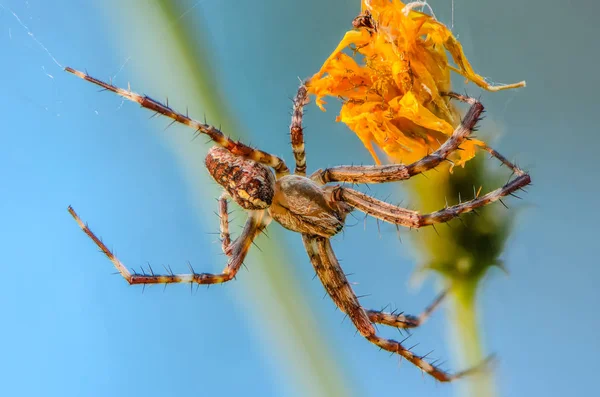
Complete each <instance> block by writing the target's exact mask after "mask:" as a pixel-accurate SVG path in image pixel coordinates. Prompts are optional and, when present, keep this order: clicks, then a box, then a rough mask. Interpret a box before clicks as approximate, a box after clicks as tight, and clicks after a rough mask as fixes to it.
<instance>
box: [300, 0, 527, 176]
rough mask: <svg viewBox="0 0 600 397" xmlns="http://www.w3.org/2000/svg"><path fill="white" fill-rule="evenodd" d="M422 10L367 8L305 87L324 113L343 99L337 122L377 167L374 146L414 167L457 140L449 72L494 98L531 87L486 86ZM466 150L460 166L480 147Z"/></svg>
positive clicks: (389, 0) (388, 0)
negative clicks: (332, 100)
mask: <svg viewBox="0 0 600 397" xmlns="http://www.w3.org/2000/svg"><path fill="white" fill-rule="evenodd" d="M423 4H424V3H423V2H414V3H408V4H404V3H402V2H401V1H399V0H362V12H361V14H360V15H359V16H358V17H357V18H355V19H354V21H353V27H354V29H353V30H351V31H348V32H346V34H345V35H344V38H343V39H342V41H341V42H340V43H339V45H338V46H337V48H336V49H335V50H334V51H333V53H332V54H331V55H330V56H329V58H327V60H326V61H325V63H324V64H323V66H322V67H321V70H319V72H318V73H316V74H315V75H314V76H313V77H312V78H311V79H310V80H309V82H308V84H307V86H308V90H309V92H310V93H312V94H314V95H315V96H316V103H317V105H318V106H319V107H320V108H321V110H325V109H324V104H325V103H326V102H325V101H324V100H323V97H325V96H334V97H339V98H342V99H343V102H344V103H343V105H342V109H341V112H340V114H339V116H338V118H337V121H341V122H343V123H345V124H346V125H348V127H349V128H350V129H351V130H352V131H354V132H355V133H356V134H357V135H358V137H359V138H360V139H361V141H362V142H363V144H364V145H365V146H366V148H367V149H368V150H369V152H370V153H371V155H372V156H373V158H374V159H375V161H376V162H377V163H378V164H379V163H380V160H379V158H378V156H377V154H376V152H375V150H374V148H373V145H375V146H377V147H379V148H380V149H381V150H382V151H383V152H384V153H386V154H387V155H388V156H390V157H391V158H392V159H393V160H395V161H401V162H404V163H409V162H412V161H415V160H418V159H420V158H421V157H423V156H425V155H427V153H429V152H431V151H433V150H435V149H437V147H439V145H440V144H442V143H443V142H444V141H445V140H446V139H447V137H448V136H450V135H451V134H452V132H453V131H454V128H455V127H456V126H457V125H458V124H459V122H460V117H459V115H458V112H457V111H456V109H455V108H454V107H453V106H452V105H451V104H450V103H449V99H448V98H447V97H444V96H443V93H444V92H448V91H450V89H451V85H450V84H451V83H450V72H451V71H453V72H456V73H458V74H460V75H462V76H464V77H465V78H466V79H467V80H469V81H472V82H474V83H475V84H477V85H478V86H480V87H482V88H484V89H486V90H489V91H499V90H503V89H509V88H516V87H523V86H525V82H520V83H516V84H510V85H502V86H492V85H490V84H488V83H487V82H486V81H485V79H484V78H483V77H481V76H479V75H478V74H476V73H475V72H474V71H473V69H472V67H471V65H470V64H469V62H468V61H467V59H466V57H465V55H464V53H463V50H462V46H461V45H460V43H459V42H458V41H457V40H456V38H455V37H454V36H453V35H452V32H451V31H450V30H449V29H448V28H447V27H446V26H445V25H443V24H442V23H440V22H438V21H437V20H436V19H435V18H434V17H433V16H430V15H427V14H424V13H422V12H419V11H416V10H415V9H414V8H415V7H416V6H421V5H423ZM346 49H350V50H351V51H352V52H353V55H352V56H350V55H348V54H347V53H345V52H344V50H346ZM448 54H449V55H450V56H451V58H452V61H453V62H454V64H455V65H456V66H453V65H451V64H450V59H449V57H448ZM461 149H462V150H461V151H460V152H459V154H458V156H459V157H458V158H456V159H454V160H455V162H457V164H464V163H465V162H466V161H467V160H469V159H470V158H472V157H473V156H474V154H475V142H473V141H466V142H464V143H463V145H461Z"/></svg>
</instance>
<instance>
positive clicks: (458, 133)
mask: <svg viewBox="0 0 600 397" xmlns="http://www.w3.org/2000/svg"><path fill="white" fill-rule="evenodd" d="M445 95H446V96H449V97H451V98H455V99H458V100H460V101H463V102H466V103H468V104H469V105H471V106H470V107H469V110H468V111H467V113H466V114H465V116H464V117H463V119H462V121H461V123H460V125H459V126H458V127H457V128H456V129H455V130H454V132H453V133H452V135H451V136H450V138H448V139H447V140H446V142H444V143H443V144H442V145H441V146H440V147H439V148H438V149H437V150H436V151H435V152H433V153H431V154H429V155H427V156H425V157H423V158H422V159H420V160H417V161H415V162H414V163H412V164H408V165H404V164H390V165H366V166H345V165H343V166H338V167H332V168H327V169H325V170H317V171H316V172H314V173H313V174H312V175H311V176H310V178H311V179H312V180H313V181H315V182H317V183H320V184H326V183H329V182H352V183H385V182H396V181H401V180H406V179H409V178H412V177H413V176H415V175H418V174H421V173H423V172H425V171H428V170H430V169H433V168H435V167H437V166H438V165H439V164H440V163H442V162H443V161H445V160H446V159H447V158H448V156H450V154H452V153H453V152H454V151H456V150H457V149H458V148H459V146H460V145H461V144H462V143H463V142H464V141H465V140H466V139H468V138H469V136H470V135H471V132H472V131H473V128H475V125H476V124H477V122H478V121H479V120H480V117H481V114H482V113H483V105H482V104H481V102H479V101H478V100H477V99H475V98H470V97H467V96H465V95H460V94H456V93H454V92H449V93H446V94H445Z"/></svg>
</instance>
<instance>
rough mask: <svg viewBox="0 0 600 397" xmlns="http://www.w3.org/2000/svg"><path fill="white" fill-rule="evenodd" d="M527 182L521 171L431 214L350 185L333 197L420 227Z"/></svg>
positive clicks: (487, 201)
mask: <svg viewBox="0 0 600 397" xmlns="http://www.w3.org/2000/svg"><path fill="white" fill-rule="evenodd" d="M529 183H531V178H530V177H529V174H525V173H524V174H523V175H520V176H518V177H517V178H515V179H513V180H512V181H510V182H508V183H507V184H505V185H504V186H502V187H500V188H498V189H496V190H493V191H491V192H489V193H487V194H485V195H483V196H481V197H477V198H475V199H473V200H469V201H465V202H463V203H460V204H457V205H453V206H450V207H447V208H444V209H442V210H439V211H436V212H432V213H430V214H420V213H419V212H417V211H412V210H408V209H406V208H402V207H397V206H395V205H392V204H389V203H386V202H385V201H381V200H378V199H376V198H374V197H371V196H368V195H366V194H364V193H361V192H359V191H356V190H354V189H349V188H343V187H337V188H336V189H335V190H334V197H335V199H336V200H339V201H343V202H345V203H347V204H349V205H350V206H351V207H353V208H356V209H357V210H359V211H362V212H364V213H366V214H369V215H371V216H373V217H375V218H377V219H381V220H383V221H386V222H389V223H393V224H396V225H402V226H405V227H410V228H419V227H423V226H429V225H433V224H436V223H443V222H448V221H450V220H452V219H454V218H456V217H458V216H460V215H462V214H464V213H467V212H471V211H473V210H475V209H477V208H480V207H483V206H486V205H488V204H491V203H493V202H495V201H498V200H500V199H502V197H504V196H508V195H509V194H511V193H513V192H516V191H517V190H519V189H522V188H523V187H525V186H527V185H528V184H529Z"/></svg>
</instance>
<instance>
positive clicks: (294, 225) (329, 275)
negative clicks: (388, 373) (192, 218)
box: [65, 67, 530, 382]
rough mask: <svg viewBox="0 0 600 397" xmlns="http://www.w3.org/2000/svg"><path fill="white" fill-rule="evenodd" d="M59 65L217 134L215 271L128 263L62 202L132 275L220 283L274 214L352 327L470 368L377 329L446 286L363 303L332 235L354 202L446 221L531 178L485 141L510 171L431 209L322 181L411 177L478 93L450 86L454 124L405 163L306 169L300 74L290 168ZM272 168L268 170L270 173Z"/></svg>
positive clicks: (133, 280)
mask: <svg viewBox="0 0 600 397" xmlns="http://www.w3.org/2000/svg"><path fill="white" fill-rule="evenodd" d="M65 70H66V71H67V72H70V73H73V74H74V75H76V76H78V77H80V78H82V79H84V80H87V81H89V82H92V83H94V84H97V85H99V86H101V87H103V88H104V89H106V90H109V91H112V92H114V93H116V94H118V95H120V96H122V97H124V98H126V99H128V100H131V101H133V102H137V103H139V104H140V105H141V106H143V107H145V108H148V109H150V110H153V111H155V112H156V113H157V114H161V115H163V116H167V117H169V118H171V119H173V120H174V122H179V123H182V124H185V125H187V126H189V127H192V128H194V129H195V130H196V133H197V134H206V135H208V136H209V137H210V139H212V140H213V141H214V142H215V143H216V146H214V147H213V148H211V149H210V150H209V152H208V155H207V156H206V160H205V164H206V168H207V169H208V172H209V173H210V174H211V176H212V177H213V178H214V179H215V181H216V182H217V183H219V184H220V185H221V186H222V187H223V188H224V189H225V192H224V193H223V194H222V195H221V197H220V198H219V215H220V218H221V221H220V229H221V240H222V249H223V252H224V253H225V254H226V255H227V256H228V257H229V260H228V262H227V266H226V267H225V269H224V270H223V272H222V273H221V274H209V273H195V272H194V271H193V270H192V273H191V274H173V273H170V274H165V275H157V274H154V273H153V272H152V271H151V274H137V273H132V272H131V271H129V270H128V269H127V268H126V267H125V266H124V265H123V264H122V263H121V262H120V261H119V259H117V257H116V256H115V255H114V254H113V253H112V252H111V251H110V250H109V249H108V248H107V247H106V245H104V243H103V242H102V241H100V239H99V238H98V237H96V235H95V234H94V233H93V232H92V231H91V230H90V229H89V228H88V227H87V226H86V225H85V224H84V223H83V222H82V221H81V219H80V218H79V216H78V215H77V214H76V213H75V211H74V210H73V208H71V207H69V212H70V213H71V215H72V216H73V217H74V218H75V220H76V221H77V223H78V224H79V226H80V227H81V229H82V230H83V231H84V232H85V233H86V234H87V235H88V236H89V237H90V238H91V239H92V240H93V241H94V243H96V245H97V246H98V247H99V248H100V249H101V250H102V252H104V254H105V255H106V256H107V257H108V258H109V259H110V260H111V261H112V263H113V264H114V265H115V267H116V268H117V270H118V271H119V273H120V274H121V275H122V276H123V278H125V280H127V282H128V283H129V284H159V283H198V284H218V283H224V282H227V281H230V280H232V279H233V278H234V277H235V275H236V274H237V272H238V270H239V269H240V267H241V265H242V262H243V261H244V258H245V257H246V254H247V253H248V250H249V248H250V245H251V244H252V241H253V240H254V238H256V236H257V235H258V234H259V233H260V232H261V231H262V230H263V229H265V228H266V227H267V225H268V224H269V223H270V222H271V220H275V221H277V222H278V223H280V224H281V225H282V226H283V227H285V228H287V229H289V230H292V231H295V232H298V233H301V234H302V240H303V242H304V247H305V248H306V251H307V253H308V256H309V258H310V261H311V262H312V264H313V267H314V269H315V272H316V274H317V276H318V277H319V279H320V280H321V282H322V283H323V286H324V287H325V290H326V291H327V293H328V294H329V296H330V297H331V299H332V300H333V301H334V303H335V304H336V305H337V306H338V307H339V308H340V310H341V311H342V312H344V313H345V314H346V315H348V317H349V318H350V320H351V321H352V323H353V324H354V326H355V327H356V329H357V330H358V332H359V333H360V334H361V335H362V336H364V337H365V338H366V339H367V340H368V341H369V342H371V343H373V344H375V345H377V346H379V347H380V348H382V349H384V350H387V351H389V352H393V353H397V354H399V355H400V356H402V357H404V358H406V359H407V360H408V361H410V362H411V363H413V364H414V365H416V366H417V367H419V368H420V369H421V370H423V371H424V372H426V373H428V374H430V375H431V376H433V377H434V378H436V379H437V380H439V381H442V382H448V381H451V380H454V379H456V378H458V377H461V376H463V375H465V374H466V373H467V372H469V371H470V370H468V371H463V372H460V373H455V374H449V373H446V372H444V371H442V370H441V369H439V368H438V367H435V366H434V365H432V364H430V363H428V362H427V361H425V359H424V357H421V356H418V355H415V354H414V353H413V352H412V351H410V350H409V349H406V348H405V347H404V346H402V344H401V343H400V342H397V341H395V340H392V339H385V338H382V337H380V336H378V335H377V333H376V330H375V328H374V326H373V324H377V323H378V324H385V325H389V326H392V327H398V328H414V327H417V326H419V325H420V324H421V323H422V322H423V321H424V320H425V319H426V318H427V317H428V315H429V314H430V313H431V311H432V310H433V309H434V308H435V307H436V306H437V304H438V303H439V302H440V301H441V300H442V298H443V295H444V294H442V295H441V296H439V297H438V298H437V299H436V300H435V302H434V303H433V304H432V305H430V306H429V307H428V308H427V309H426V310H425V311H424V312H423V314H421V315H420V316H411V315H402V314H395V313H386V312H382V311H377V310H366V309H364V308H363V307H362V306H361V305H360V303H359V301H358V298H357V296H356V295H355V293H354V291H353V290H352V287H351V286H350V284H349V282H348V280H347V279H346V276H345V275H344V272H343V271H342V268H341V267H340V264H339V262H338V260H337V258H336V256H335V254H334V252H333V250H332V248H331V243H330V238H331V237H333V236H334V235H336V234H337V233H339V232H340V231H341V230H342V228H343V227H344V221H345V218H346V215H348V214H349V213H350V212H351V211H352V210H354V209H357V210H359V211H362V212H364V213H366V214H368V215H371V216H373V217H375V218H378V219H381V220H383V221H386V222H389V223H392V224H395V225H402V226H406V227H409V228H419V227H422V226H427V225H433V224H435V223H440V222H447V221H449V220H451V219H453V218H455V217H457V216H459V215H460V214H463V213H466V212H470V211H473V210H475V209H476V208H479V207H482V206H484V205H487V204H490V203H493V202H494V201H497V200H500V199H501V198H502V197H503V196H506V195H509V194H512V193H513V192H515V191H517V190H518V189H521V188H522V187H524V186H526V185H527V184H529V183H530V177H529V175H528V174H527V173H525V172H524V171H522V170H521V169H519V168H518V167H517V166H516V165H514V164H512V163H511V162H509V161H508V160H506V159H505V158H504V157H503V156H502V155H500V154H499V153H498V152H496V151H495V150H493V149H492V148H490V147H488V146H483V149H484V150H486V151H488V152H489V153H490V154H491V155H492V156H495V157H497V158H498V159H499V160H500V161H501V162H502V163H504V164H505V165H506V166H508V167H510V168H511V169H512V170H513V172H514V174H515V175H516V178H515V179H513V180H512V181H509V182H508V183H507V184H506V185H504V186H503V187H501V188H498V189H496V190H494V191H492V192H490V193H487V194H485V195H483V196H481V197H476V198H474V199H473V200H470V201H467V202H464V203H461V204H458V205H454V206H451V207H447V208H444V209H442V210H440V211H437V212H434V213H430V214H420V213H418V212H417V211H411V210H408V209H405V208H401V207H397V206H394V205H391V204H388V203H386V202H383V201H380V200H378V199H375V198H373V197H371V196H368V195H366V194H364V193H361V192H358V191H356V190H353V189H350V188H347V187H345V186H340V185H333V186H332V185H327V184H328V183H330V182H351V183H385V182H394V181H400V180H405V179H409V178H411V177H412V176H414V175H417V174H420V173H422V172H424V171H427V170H430V169H432V168H434V167H436V166H437V165H439V164H440V163H441V162H442V161H444V160H448V156H449V155H450V154H451V153H453V152H454V151H456V150H457V149H458V147H459V146H460V144H461V143H462V142H463V141H465V140H466V139H469V135H470V134H471V131H472V130H473V128H474V127H475V125H476V123H477V121H478V120H479V117H480V115H481V113H482V112H483V105H482V104H481V103H480V102H479V101H477V100H476V99H473V98H470V97H467V96H463V95H459V94H456V93H447V94H445V95H447V96H448V97H450V98H455V99H458V100H460V101H463V102H466V103H468V104H469V105H470V107H469V109H468V111H467V113H466V115H465V117H464V118H463V120H462V122H461V124H460V125H459V126H458V128H456V130H455V131H454V133H453V134H452V136H451V137H450V138H449V139H448V140H447V141H446V142H445V143H444V144H443V145H441V146H440V148H439V149H438V150H436V151H435V152H433V153H431V154H429V155H427V156H425V157H423V158H422V159H420V160H418V161H416V162H414V163H412V164H408V165H403V164H395V165H382V166H373V165H371V166H338V167H332V168H327V169H325V170H318V171H316V172H314V173H313V174H312V175H310V176H308V177H307V176H306V159H305V153H304V136H303V130H302V115H303V108H304V106H305V105H306V104H307V103H308V96H307V90H306V87H305V85H304V84H303V85H301V86H300V88H299V89H298V93H297V95H296V97H295V98H294V104H293V114H292V122H291V126H290V131H291V138H292V142H291V143H292V150H293V152H294V158H295V162H296V168H295V170H294V174H290V170H289V168H288V167H287V165H286V164H285V162H284V161H283V160H282V159H280V158H279V157H276V156H274V155H272V154H269V153H267V152H264V151H262V150H259V149H254V148H252V147H250V146H247V145H245V144H243V143H241V142H236V141H234V140H232V139H230V138H228V137H227V136H225V135H224V134H223V133H222V132H221V131H220V130H219V129H217V128H215V127H212V126H210V125H207V124H204V123H200V122H198V121H196V120H193V119H191V118H189V117H188V116H187V115H183V114H181V113H178V112H176V111H174V110H173V109H171V108H170V107H168V106H166V105H163V104H162V103H159V102H157V101H155V100H153V99H151V98H149V97H147V96H142V95H138V94H136V93H134V92H131V91H130V90H125V89H122V88H119V87H116V86H114V85H112V84H108V83H105V82H103V81H100V80H97V79H95V78H93V77H91V76H89V75H87V74H86V73H83V72H80V71H78V70H75V69H72V68H69V67H67V68H66V69H65ZM448 161H449V160H448ZM270 168H272V169H273V170H274V171H275V175H273V172H272V171H271V169H270ZM326 185H327V186H326ZM228 199H233V200H234V201H235V202H236V203H237V204H239V205H240V206H241V207H242V208H244V209H245V210H246V211H247V212H248V219H247V220H246V224H245V226H244V229H243V231H242V233H241V235H240V236H239V237H238V238H237V239H235V240H234V241H231V236H230V234H229V222H228V212H227V204H228Z"/></svg>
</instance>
